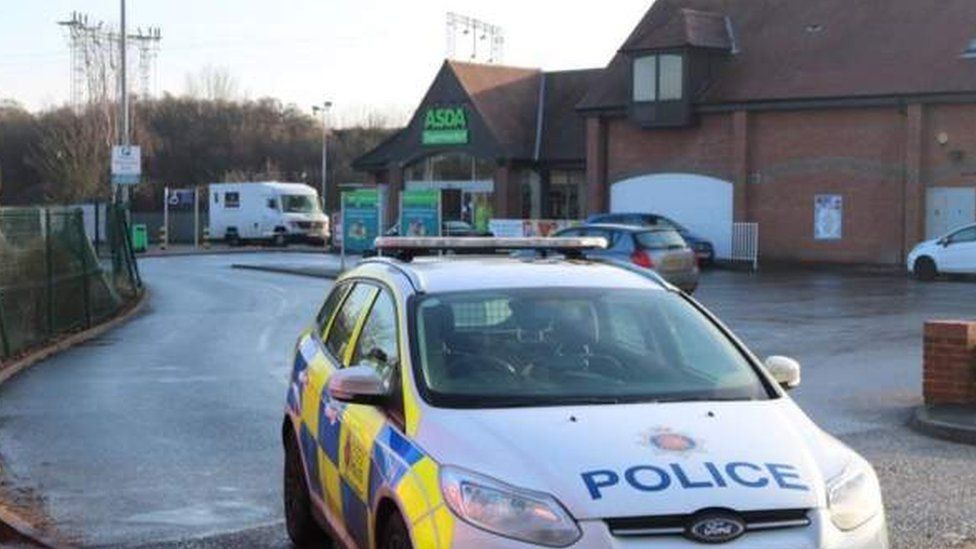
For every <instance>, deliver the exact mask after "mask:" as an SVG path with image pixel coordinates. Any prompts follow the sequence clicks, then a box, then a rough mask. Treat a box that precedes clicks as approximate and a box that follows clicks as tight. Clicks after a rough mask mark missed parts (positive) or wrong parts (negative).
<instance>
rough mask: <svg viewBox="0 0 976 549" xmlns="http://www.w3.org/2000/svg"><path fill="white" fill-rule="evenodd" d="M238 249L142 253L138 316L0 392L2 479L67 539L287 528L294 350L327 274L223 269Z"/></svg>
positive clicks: (130, 539) (120, 539)
mask: <svg viewBox="0 0 976 549" xmlns="http://www.w3.org/2000/svg"><path fill="white" fill-rule="evenodd" d="M233 257H234V256H209V257H207V256H199V257H179V258H175V257H174V258H166V259H147V260H142V261H140V268H141V269H142V273H143V276H144V278H145V280H146V281H147V283H148V285H149V287H150V290H151V295H150V301H149V303H148V306H147V307H146V310H145V311H144V312H143V313H141V315H140V316H138V317H137V318H135V319H134V320H132V321H131V322H129V323H128V324H126V325H124V326H122V327H120V328H118V329H116V330H114V331H111V332H110V333H108V334H106V335H104V336H103V337H100V338H98V339H96V340H93V341H91V342H89V343H87V344H85V345H83V346H81V347H77V348H75V349H72V350H70V351H68V352H66V353H64V354H62V355H59V356H57V357H54V358H53V359H51V360H49V361H47V362H45V363H43V364H41V365H38V366H36V367H35V368H33V369H30V370H28V371H27V372H25V373H23V374H22V375H20V376H18V377H16V378H15V379H13V380H11V382H9V383H8V384H6V385H5V386H4V387H3V388H2V390H0V456H2V459H3V460H4V463H5V465H6V471H5V472H6V473H7V476H8V479H9V480H10V481H11V482H12V483H13V484H14V485H15V486H20V487H27V488H29V489H30V490H31V491H32V492H33V493H34V494H36V495H38V496H39V497H40V498H41V500H42V501H43V504H44V506H45V512H46V514H47V515H49V516H50V517H51V518H52V519H53V521H54V523H55V524H56V525H57V527H58V530H59V533H60V534H61V535H62V536H63V537H66V538H68V539H69V540H76V541H78V542H81V543H83V544H85V545H116V544H122V543H125V544H138V543H141V542H151V541H160V540H171V539H181V538H186V537H197V536H204V535H209V534H214V533H218V532H223V531H229V530H238V529H240V528H242V527H245V526H257V525H266V524H275V525H277V524H278V523H279V522H280V520H281V503H280V499H281V498H280V488H279V485H280V482H279V472H280V470H281V458H280V456H281V452H280V451H279V448H280V435H279V429H280V425H281V423H280V422H281V417H282V410H283V402H284V395H285V386H286V381H285V380H286V379H287V372H288V365H289V354H290V351H291V348H292V345H293V343H294V341H295V339H296V337H297V334H298V333H299V331H300V330H301V329H302V328H303V327H304V326H305V325H307V324H308V322H309V321H310V320H311V319H312V318H313V317H314V315H315V312H316V311H317V310H318V307H319V306H320V304H321V302H322V299H323V298H324V294H325V291H326V289H327V288H328V287H329V286H330V283H329V282H328V281H325V280H316V279H311V278H300V277H293V276H283V275H274V274H267V273H255V272H242V271H236V270H231V269H230V268H229V264H230V263H231V262H232V258H233ZM257 257H258V256H249V258H257ZM269 257H270V259H269V260H271V261H273V260H274V259H275V258H277V257H285V256H280V255H279V256H275V255H270V256H269ZM287 260H288V262H289V263H291V264H294V263H296V262H299V261H308V262H310V263H316V262H317V263H321V262H322V261H326V260H328V258H326V257H325V256H322V255H316V256H312V255H309V256H299V255H295V254H288V255H287ZM11 477H12V478H11Z"/></svg>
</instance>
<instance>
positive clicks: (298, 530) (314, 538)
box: [283, 430, 331, 547]
mask: <svg viewBox="0 0 976 549" xmlns="http://www.w3.org/2000/svg"><path fill="white" fill-rule="evenodd" d="M283 492H284V503H285V526H286V527H287V529H288V537H289V538H291V541H292V542H293V543H294V544H295V545H297V546H299V547H304V546H312V545H315V546H318V547H328V546H330V545H331V544H329V543H327V541H328V537H326V535H325V532H323V531H322V529H321V528H319V525H318V524H317V523H316V522H315V518H314V517H313V516H312V500H311V498H310V497H309V495H308V485H307V484H306V483H305V470H304V468H303V466H302V458H301V453H300V452H299V450H298V444H297V443H296V442H295V435H294V433H292V432H291V431H290V430H289V432H288V434H286V435H285V471H284V490H283Z"/></svg>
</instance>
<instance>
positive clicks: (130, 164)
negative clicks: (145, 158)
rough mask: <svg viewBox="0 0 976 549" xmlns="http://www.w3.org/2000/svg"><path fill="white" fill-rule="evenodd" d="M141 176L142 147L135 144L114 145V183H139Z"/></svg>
mask: <svg viewBox="0 0 976 549" xmlns="http://www.w3.org/2000/svg"><path fill="white" fill-rule="evenodd" d="M141 178H142V151H141V149H140V148H139V147H138V146H135V145H130V146H127V145H116V146H115V147H112V184H113V185H137V184H138V183H139V181H140V179H141Z"/></svg>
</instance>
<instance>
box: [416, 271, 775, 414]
mask: <svg viewBox="0 0 976 549" xmlns="http://www.w3.org/2000/svg"><path fill="white" fill-rule="evenodd" d="M413 314H414V315H415V321H416V322H415V326H416V330H414V339H415V341H414V348H415V349H416V350H417V353H416V354H417V357H416V359H415V362H417V364H418V368H419V372H418V373H419V374H420V375H419V376H418V377H420V378H421V380H422V382H423V384H424V389H425V393H426V394H427V396H428V398H430V399H431V401H432V402H433V403H434V404H435V405H444V406H463V407H472V406H473V407H492V406H519V405H559V404H573V403H590V402H593V403H599V402H647V401H682V400H753V399H766V398H770V397H771V393H770V392H769V388H768V387H767V386H766V385H764V384H763V382H762V381H761V380H760V378H759V376H758V374H757V372H756V371H755V370H754V369H753V366H752V365H750V363H749V361H748V360H747V359H746V358H745V357H744V356H743V354H742V353H741V352H740V351H739V350H738V349H737V348H736V347H735V346H734V345H733V344H732V342H731V341H729V340H728V338H726V337H725V335H724V334H723V333H722V332H721V331H719V329H718V328H717V327H716V326H715V325H713V324H712V323H711V322H710V321H709V320H708V319H707V318H705V317H704V316H703V315H702V314H701V313H699V312H698V311H697V310H696V309H694V308H693V307H692V306H691V305H689V304H688V303H686V302H684V301H683V300H681V299H676V298H675V297H674V296H673V295H670V294H668V293H666V292H657V291H641V290H626V289H621V290H608V289H605V288H544V289H540V288H532V289H511V290H492V291H477V292H455V293H447V294H440V295H437V294H434V295H430V296H427V297H425V298H422V299H421V300H420V301H418V302H417V304H416V306H415V308H414V311H413Z"/></svg>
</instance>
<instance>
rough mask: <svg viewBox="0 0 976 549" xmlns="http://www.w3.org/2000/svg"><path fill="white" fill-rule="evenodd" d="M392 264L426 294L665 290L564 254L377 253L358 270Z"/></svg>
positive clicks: (642, 278)
mask: <svg viewBox="0 0 976 549" xmlns="http://www.w3.org/2000/svg"><path fill="white" fill-rule="evenodd" d="M383 264H388V265H391V266H393V267H395V268H396V269H397V270H399V271H401V272H404V273H405V274H408V275H409V276H411V277H412V278H414V279H415V280H416V282H418V283H419V286H420V287H419V288H418V289H420V290H422V291H424V292H426V293H438V292H458V291H467V290H489V289H499V288H552V287H563V288H608V289H610V288H617V289H621V288H622V289H641V290H659V291H661V290H664V289H665V286H663V285H662V284H661V283H659V282H657V281H656V280H654V279H653V278H651V277H649V276H645V275H642V274H638V273H636V272H633V271H631V270H628V269H625V268H622V267H618V266H615V265H612V264H607V263H604V262H599V261H590V260H581V259H565V258H562V257H519V256H472V255H453V256H429V257H417V258H415V259H414V260H413V261H411V262H409V263H406V262H401V261H397V260H395V259H390V258H376V259H373V260H370V261H367V262H364V263H363V264H361V265H360V266H359V267H358V268H357V269H355V271H358V272H360V273H362V274H366V275H368V272H369V270H370V267H371V266H373V267H380V266H381V265H383Z"/></svg>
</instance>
